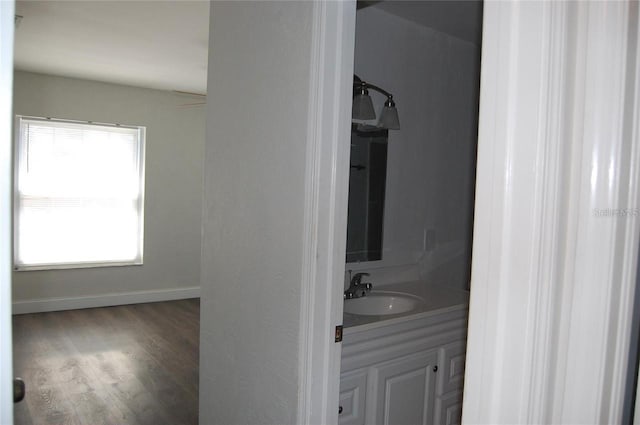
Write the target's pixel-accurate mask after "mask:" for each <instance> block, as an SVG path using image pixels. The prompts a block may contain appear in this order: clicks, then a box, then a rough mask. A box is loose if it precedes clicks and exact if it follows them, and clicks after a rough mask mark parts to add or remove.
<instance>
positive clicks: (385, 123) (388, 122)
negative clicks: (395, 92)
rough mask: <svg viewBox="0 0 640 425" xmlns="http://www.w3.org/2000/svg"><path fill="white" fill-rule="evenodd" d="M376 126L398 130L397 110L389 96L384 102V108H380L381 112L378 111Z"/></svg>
mask: <svg viewBox="0 0 640 425" xmlns="http://www.w3.org/2000/svg"><path fill="white" fill-rule="evenodd" d="M378 127H382V128H388V129H389V130H400V118H398V110H397V109H396V104H395V102H394V101H393V99H391V97H389V98H388V99H387V101H386V102H385V103H384V108H382V112H380V119H379V120H378Z"/></svg>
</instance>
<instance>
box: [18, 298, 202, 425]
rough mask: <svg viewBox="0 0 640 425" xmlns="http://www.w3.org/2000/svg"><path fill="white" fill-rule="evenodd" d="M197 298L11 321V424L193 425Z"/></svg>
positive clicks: (195, 419)
mask: <svg viewBox="0 0 640 425" xmlns="http://www.w3.org/2000/svg"><path fill="white" fill-rule="evenodd" d="M199 315H200V303H199V300H198V299H191V300H180V301H169V302H157V303H149V304H135V305H125V306H117V307H104V308H92V309H84V310H68V311H60V312H51V313H37V314H23V315H16V316H14V317H13V355H14V360H13V361H14V374H15V375H16V376H19V377H21V378H22V379H23V380H24V381H25V383H26V388H27V392H26V397H25V399H24V400H23V401H22V402H21V403H18V404H15V410H14V423H15V425H58V424H59V425H67V424H69V425H197V424H198V355H199Z"/></svg>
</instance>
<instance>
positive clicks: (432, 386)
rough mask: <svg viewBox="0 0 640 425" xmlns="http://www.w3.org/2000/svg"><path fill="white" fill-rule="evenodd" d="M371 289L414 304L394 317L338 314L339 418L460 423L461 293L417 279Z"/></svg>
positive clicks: (394, 424)
mask: <svg viewBox="0 0 640 425" xmlns="http://www.w3.org/2000/svg"><path fill="white" fill-rule="evenodd" d="M376 292H379V293H380V292H382V293H386V294H387V295H384V294H383V295H382V296H391V295H392V294H394V293H395V294H399V295H402V294H405V295H407V296H408V297H410V298H412V299H417V300H420V302H419V303H418V304H416V305H414V306H412V309H411V310H409V311H406V312H403V313H397V314H384V315H375V314H371V312H367V313H368V314H349V313H345V315H344V337H343V346H342V369H341V377H340V414H339V423H340V424H341V425H356V424H359V425H364V424H367V425H373V424H389V425H400V424H456V423H460V417H461V413H462V388H463V378H464V362H465V344H466V332H467V311H468V292H466V291H459V290H452V289H449V288H446V287H443V286H437V285H426V284H425V283H424V282H409V283H402V284H395V285H389V286H385V287H381V288H379V290H378V291H376V288H374V290H373V291H372V293H371V294H372V295H375V294H376ZM352 301H357V300H346V301H345V311H350V310H351V311H353V309H352V308H349V303H351V302H352ZM403 302H404V301H403ZM376 308H377V307H376ZM386 313H388V312H386Z"/></svg>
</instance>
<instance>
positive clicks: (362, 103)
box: [351, 90, 376, 120]
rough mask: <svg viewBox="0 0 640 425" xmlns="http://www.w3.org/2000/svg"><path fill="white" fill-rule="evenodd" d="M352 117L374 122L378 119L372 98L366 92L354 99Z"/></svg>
mask: <svg viewBox="0 0 640 425" xmlns="http://www.w3.org/2000/svg"><path fill="white" fill-rule="evenodd" d="M351 117H352V118H353V119H356V120H372V119H375V118H376V111H375V110H374V109H373V101H372V100H371V96H369V93H367V92H366V91H365V90H363V91H362V92H360V93H358V94H357V95H355V96H354V97H353V106H352V108H351Z"/></svg>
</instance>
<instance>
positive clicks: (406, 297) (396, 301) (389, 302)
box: [344, 291, 424, 316]
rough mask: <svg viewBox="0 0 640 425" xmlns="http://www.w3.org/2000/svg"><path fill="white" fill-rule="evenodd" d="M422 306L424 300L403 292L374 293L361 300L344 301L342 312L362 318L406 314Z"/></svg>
mask: <svg viewBox="0 0 640 425" xmlns="http://www.w3.org/2000/svg"><path fill="white" fill-rule="evenodd" d="M423 304H424V300H423V299H422V298H420V297H416V296H415V295H410V294H405V293H404V292H391V291H375V292H370V293H368V294H367V295H366V296H364V297H361V298H353V299H350V300H345V301H344V311H345V313H350V314H359V315H362V316H384V315H388V314H400V313H406V312H408V311H411V310H415V309H417V308H419V307H421V306H422V305H423Z"/></svg>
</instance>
